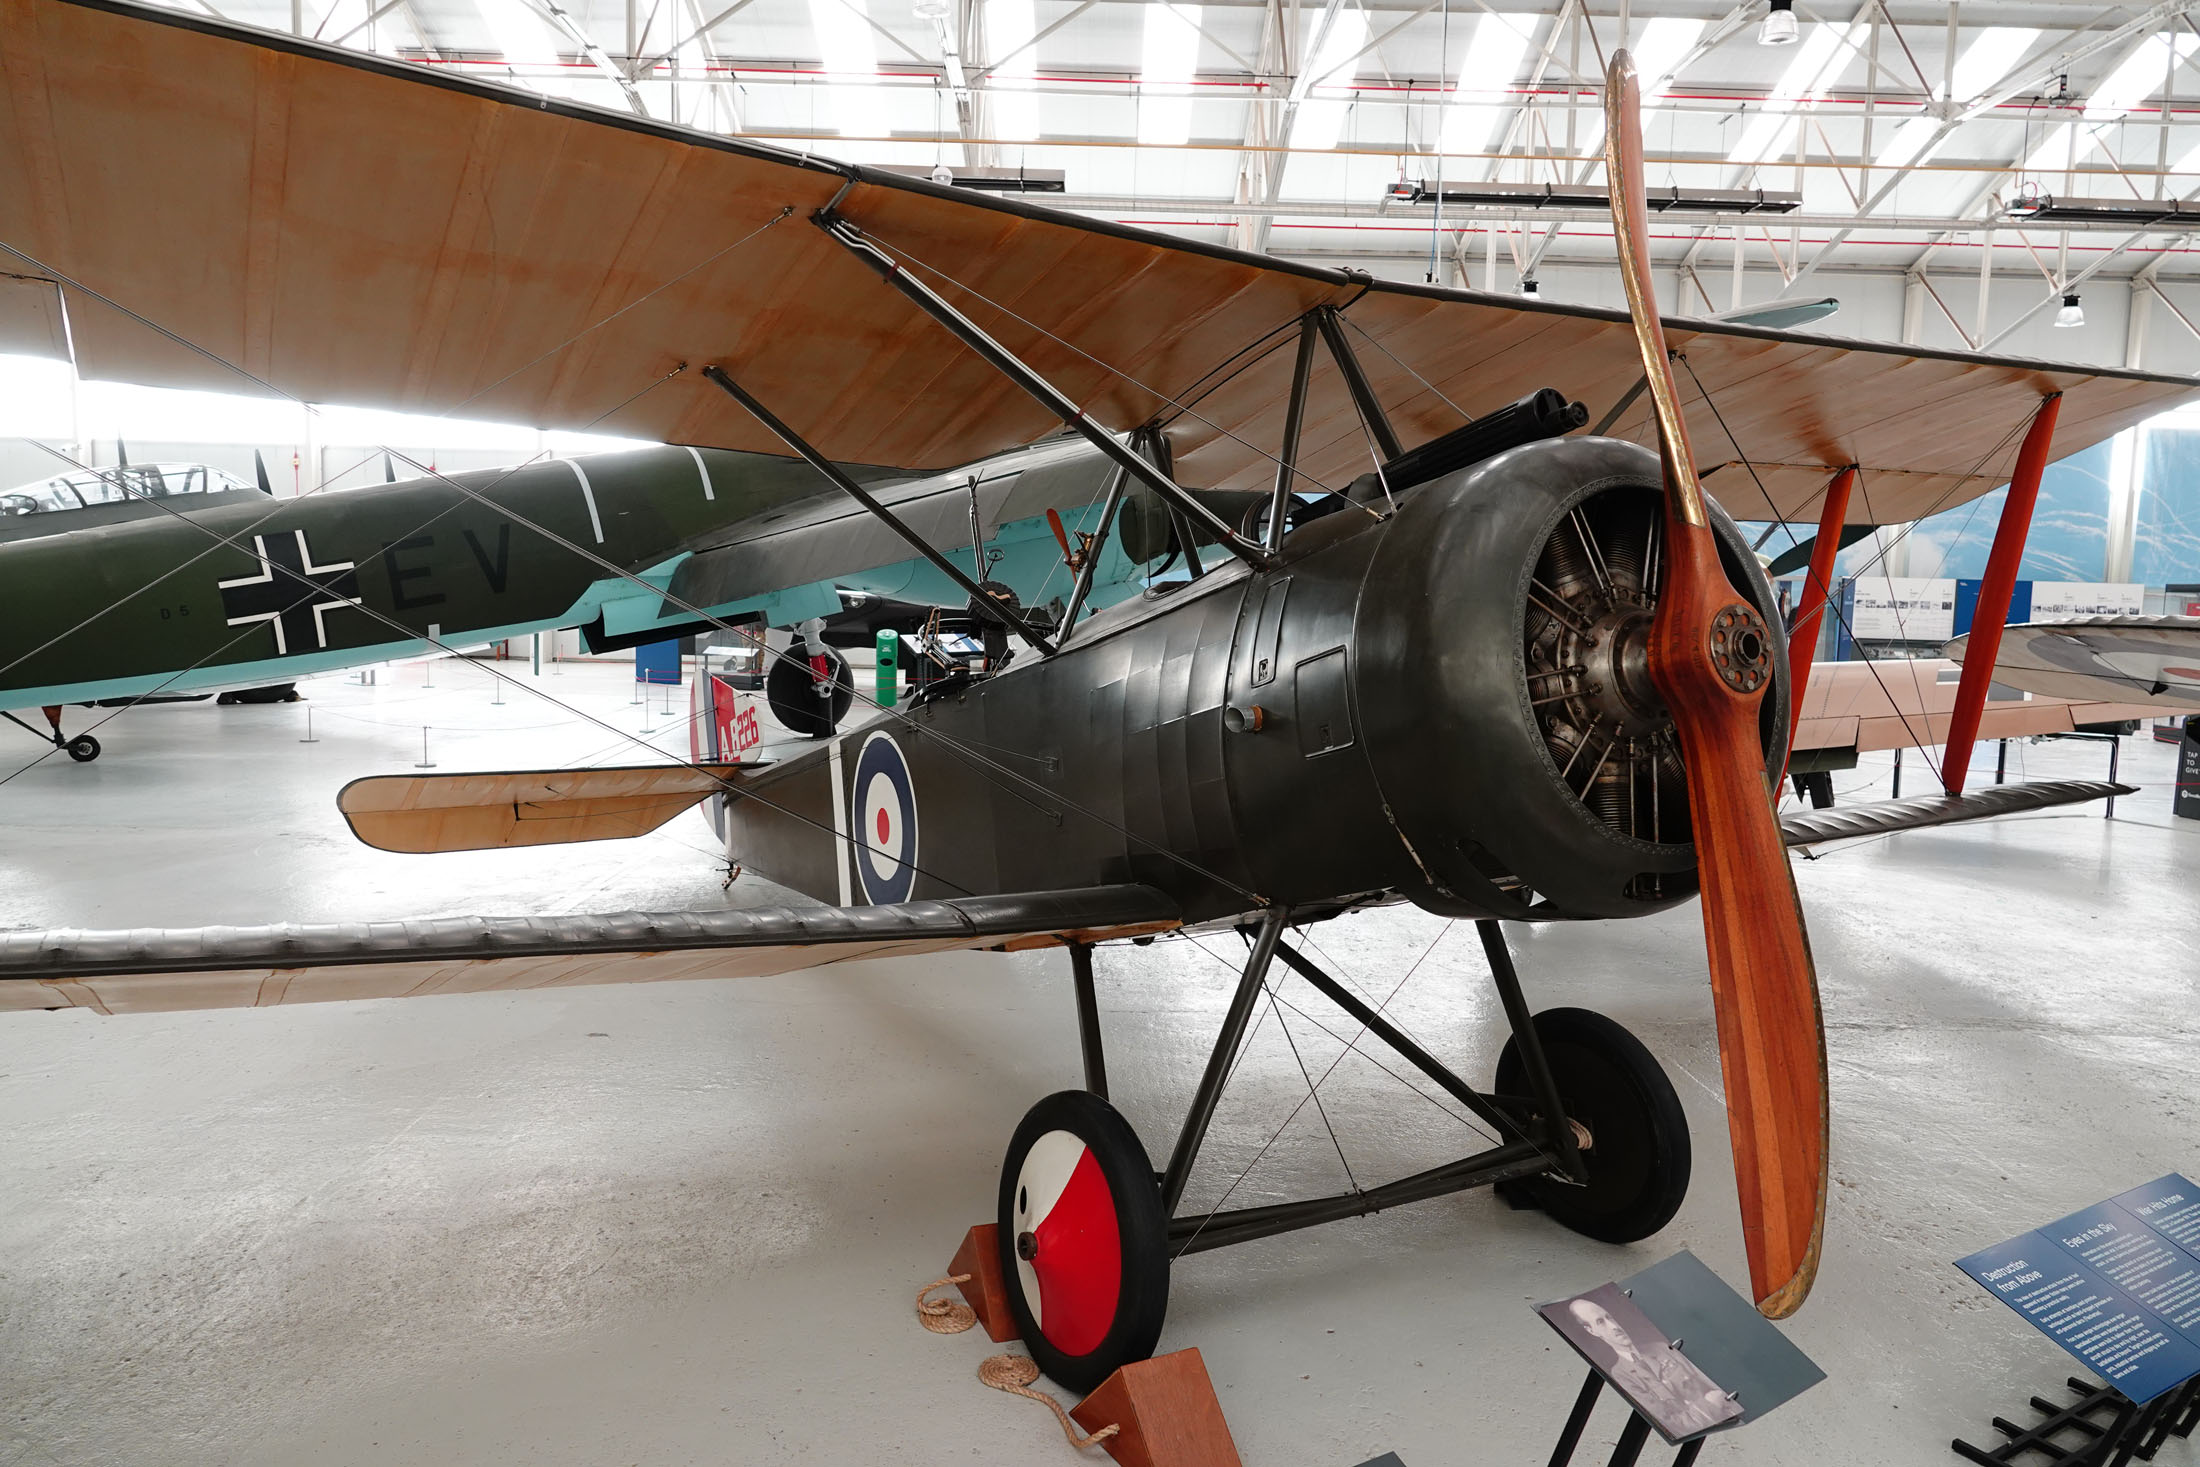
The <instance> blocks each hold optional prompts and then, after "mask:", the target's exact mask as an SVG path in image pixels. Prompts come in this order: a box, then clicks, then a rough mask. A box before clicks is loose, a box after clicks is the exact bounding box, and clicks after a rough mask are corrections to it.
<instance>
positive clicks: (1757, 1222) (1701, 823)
mask: <svg viewBox="0 0 2200 1467" xmlns="http://www.w3.org/2000/svg"><path fill="white" fill-rule="evenodd" d="M1639 108H1640V87H1639V84H1638V82H1637V81H1636V77H1635V65H1634V61H1633V59H1632V58H1630V57H1629V56H1628V54H1627V53H1626V52H1625V51H1618V52H1615V53H1614V54H1613V56H1612V64H1611V71H1610V73H1609V74H1608V76H1607V77H1606V82H1605V97H1604V116H1605V140H1604V156H1605V166H1606V170H1607V173H1608V175H1609V184H1610V188H1611V195H1612V224H1613V234H1614V236H1615V237H1616V240H1617V243H1618V246H1619V259H1620V270H1621V275H1622V277H1623V279H1624V280H1625V283H1626V286H1627V306H1628V311H1629V313H1630V314H1631V315H1632V316H1633V317H1634V325H1635V343H1636V345H1637V346H1638V347H1639V348H1640V349H1641V351H1642V365H1643V372H1644V374H1645V375H1646V377H1647V378H1648V380H1649V384H1650V393H1651V398H1652V401H1653V402H1654V404H1655V406H1656V410H1657V419H1658V443H1659V448H1660V452H1661V454H1662V456H1663V458H1664V461H1665V529H1666V539H1667V549H1666V552H1665V557H1664V559H1665V569H1664V578H1663V585H1662V586H1661V587H1660V590H1659V597H1658V609H1657V616H1656V620H1655V621H1654V622H1653V623H1652V625H1651V629H1650V677H1651V680H1652V681H1653V682H1654V683H1655V684H1656V685H1657V688H1658V691H1659V693H1660V694H1662V695H1663V697H1664V698H1665V702H1666V706H1667V707H1668V709H1670V710H1671V712H1672V715H1673V722H1674V725H1675V727H1676V730H1677V731H1678V733H1679V735H1680V741H1681V752H1682V754H1683V755H1684V756H1685V758H1686V761H1687V765H1688V807H1689V817H1690V821H1691V823H1692V825H1693V827H1694V831H1695V841H1696V866H1697V874H1698V877H1699V879H1700V880H1701V882H1702V887H1703V925H1704V945H1705V948H1706V949H1707V956H1708V958H1709V961H1710V968H1711V994H1712V1002H1713V1007H1714V1008H1715V1010H1716V1012H1717V1014H1718V1023H1719V1063H1720V1068H1721V1070H1722V1071H1723V1073H1724V1074H1725V1077H1726V1109H1727V1124H1728V1126H1729V1128H1730V1130H1731V1131H1732V1134H1733V1139H1734V1176H1735V1181H1736V1182H1737V1184H1738V1185H1739V1188H1740V1192H1741V1203H1742V1238H1743V1242H1744V1243H1745V1244H1746V1245H1747V1247H1748V1250H1749V1277H1750V1284H1751V1288H1752V1291H1753V1292H1754V1294H1755V1295H1756V1298H1757V1308H1758V1310H1759V1311H1760V1312H1761V1313H1763V1314H1764V1315H1766V1316H1767V1317H1768V1318H1771V1319H1784V1318H1786V1317H1787V1316H1788V1315H1790V1314H1793V1313H1794V1312H1795V1311H1796V1309H1797V1308H1798V1307H1800V1306H1801V1304H1802V1302H1803V1300H1804V1298H1805V1297H1806V1296H1807V1295H1808V1294H1809V1293H1810V1286H1811V1281H1812V1280H1813V1279H1814V1278H1815V1277H1816V1276H1817V1273H1818V1250H1819V1244H1820V1241H1821V1238H1822V1236H1823V1234H1824V1230H1825V1220H1826V1134H1827V1106H1826V1034H1825V1025H1824V1022H1823V1020H1822V1019H1821V1017H1820V1014H1819V1009H1818V975H1817V973H1816V971H1815V970H1814V969H1813V968H1812V966H1811V957H1810V937H1809V934H1808V933H1806V932H1805V931H1804V929H1803V911H1802V905H1801V903H1800V902H1799V901H1798V900H1797V897H1796V894H1795V877H1794V873H1793V872H1791V871H1790V870H1789V869H1788V859H1787V849H1786V847H1785V846H1784V845H1783V844H1782V842H1781V839H1780V827H1779V825H1778V823H1777V822H1776V821H1775V820H1774V818H1773V808H1772V789H1771V786H1770V784H1769V783H1768V781H1767V778H1766V769H1765V754H1764V744H1763V741H1762V736H1761V734H1760V732H1759V724H1758V713H1759V705H1760V704H1761V703H1762V702H1763V701H1764V696H1765V692H1766V690H1767V689H1768V688H1769V687H1770V686H1771V683H1772V673H1773V667H1774V652H1773V640H1772V638H1773V634H1772V631H1771V629H1770V628H1769V627H1767V626H1766V625H1765V622H1764V619H1763V617H1761V616H1760V615H1759V614H1758V612H1757V610H1756V608H1755V607H1754V606H1752V605H1751V604H1750V603H1749V602H1748V601H1747V600H1746V599H1745V598H1743V597H1742V596H1740V595H1739V594H1737V593H1736V591H1735V589H1734V587H1733V585H1732V583H1731V582H1729V581H1728V579H1727V575H1726V571H1725V568H1724V567H1723V566H1722V565H1721V564H1720V561H1719V547H1718V542H1717V540H1716V539H1715V538H1714V537H1713V534H1712V529H1711V516H1710V514H1709V512H1708V510H1707V509H1706V507H1705V504H1704V495H1703V487H1702V485H1701V484H1699V483H1698V482H1697V480H1696V460H1695V454H1694V452H1693V451H1692V450H1691V448H1690V446H1689V442H1688V423H1687V420H1686V418H1685V417H1683V415H1682V413H1681V403H1680V393H1679V392H1678V390H1677V389H1676V387H1675V385H1674V381H1673V369H1672V365H1671V363H1670V361H1669V359H1668V357H1667V354H1666V348H1665V331H1664V328H1663V326H1662V325H1661V324H1660V322H1659V320H1658V304H1657V293H1656V290H1655V288H1654V286H1653V283H1652V281H1651V277H1650V239H1649V234H1650V231H1649V208H1648V205H1647V203H1646V201H1645V199H1644V194H1643V167H1642V124H1641V118H1640V110H1639Z"/></svg>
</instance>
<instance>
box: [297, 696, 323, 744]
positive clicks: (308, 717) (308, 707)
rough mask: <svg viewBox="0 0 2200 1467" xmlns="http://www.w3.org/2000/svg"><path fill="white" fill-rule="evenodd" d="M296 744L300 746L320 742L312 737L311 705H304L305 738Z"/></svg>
mask: <svg viewBox="0 0 2200 1467" xmlns="http://www.w3.org/2000/svg"><path fill="white" fill-rule="evenodd" d="M298 742H299V743H301V744H318V743H319V742H321V741H320V740H319V739H317V738H315V737H314V736H313V705H312V704H311V703H308V704H306V736H305V737H304V738H302V739H300V740H298Z"/></svg>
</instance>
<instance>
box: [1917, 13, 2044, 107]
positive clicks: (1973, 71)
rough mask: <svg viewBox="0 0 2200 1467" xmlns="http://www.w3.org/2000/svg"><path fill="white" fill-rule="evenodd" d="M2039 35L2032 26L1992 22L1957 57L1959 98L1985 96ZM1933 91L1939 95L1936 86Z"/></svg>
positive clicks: (1961, 100) (1967, 99)
mask: <svg viewBox="0 0 2200 1467" xmlns="http://www.w3.org/2000/svg"><path fill="white" fill-rule="evenodd" d="M2039 38H2040V33H2039V32H2038V31H2037V30H2034V29H2033V28H2032V27H2030V26H2021V25H1990V26H1988V27H1987V28H1986V29H1985V30H1983V31H1980V32H1979V33H1978V36H1977V38H1976V39H1974V40H1973V41H1972V42H1971V44H1970V45H1968V46H1966V47H1964V48H1963V54H1962V55H1960V56H1958V57H1956V91H1955V98H1956V100H1957V101H1958V102H1969V101H1972V100H1974V99H1976V98H1978V97H1981V96H1984V95H1985V93H1986V91H1987V89H1988V88H1990V87H1992V86H1993V84H1994V83H1995V82H1998V81H2000V80H2001V79H2002V78H2003V77H2005V76H2007V75H2008V74H2009V68H2010V67H2012V66H2015V65H2016V64H2017V63H2018V62H2019V61H2022V60H2023V59H2024V54H2025V52H2027V51H2029V50H2031V49H2032V43H2033V42H2034V41H2036V40H2038V39H2039ZM1934 95H1936V96H1937V95H1939V93H1938V92H1937V90H1936V92H1935V93H1934Z"/></svg>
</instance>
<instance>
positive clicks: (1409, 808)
mask: <svg viewBox="0 0 2200 1467" xmlns="http://www.w3.org/2000/svg"><path fill="white" fill-rule="evenodd" d="M1659 475H1660V469H1659V464H1658V459H1657V455H1656V454H1654V453H1652V452H1650V451H1649V450H1647V449H1645V448H1642V447H1639V446H1637V445H1635V444H1631V443H1625V442H1621V441H1619V440H1616V439H1608V438H1570V439H1561V440H1556V441H1551V442H1544V443H1535V444H1529V445H1526V446H1524V447H1521V448H1517V449H1514V450H1511V451H1510V452H1507V453H1504V454H1500V455H1499V456H1497V457H1496V458H1493V459H1490V460H1488V461H1486V462H1484V463H1481V464H1478V465H1476V466H1474V467H1473V468H1470V469H1467V470H1464V471H1462V472H1460V473H1458V474H1455V475H1452V476H1450V477H1447V478H1445V479H1442V480H1439V481H1437V482H1435V483H1432V484H1429V485H1427V486H1425V487H1424V488H1422V489H1420V490H1418V491H1416V492H1415V493H1414V494H1413V495H1412V496H1411V497H1410V498H1409V499H1408V500H1407V501H1406V502H1405V503H1404V504H1402V505H1401V506H1400V509H1399V513H1398V517H1397V520H1396V522H1395V523H1394V524H1393V525H1391V526H1389V527H1388V532H1387V533H1386V534H1384V535H1383V537H1382V543H1381V545H1380V547H1379V548H1378V549H1377V550H1376V551H1375V554H1374V556H1373V559H1372V561H1371V563H1370V565H1369V569H1368V574H1367V578H1366V581H1365V583H1364V589H1363V594H1362V599H1361V604H1360V608H1359V612H1360V615H1359V633H1360V638H1359V641H1360V657H1359V659H1358V665H1357V667H1356V669H1355V677H1354V684H1355V694H1356V699H1357V704H1358V707H1359V708H1360V710H1361V712H1362V717H1363V721H1364V723H1365V725H1366V729H1367V735H1368V755H1369V759H1370V761H1371V763H1372V764H1373V766H1374V771H1375V777H1376V780H1377V782H1378V784H1379V785H1380V786H1381V788H1382V790H1383V794H1384V800H1385V803H1386V804H1387V806H1388V807H1389V810H1390V812H1391V818H1392V820H1393V821H1394V823H1395V824H1396V826H1397V830H1398V834H1399V835H1400V836H1401V837H1402V838H1403V839H1404V841H1405V842H1406V843H1407V845H1408V846H1409V847H1410V849H1411V851H1412V854H1413V857H1414V860H1415V862H1416V864H1417V866H1418V867H1419V869H1420V871H1421V872H1422V873H1423V874H1424V875H1425V877H1426V878H1427V887H1426V889H1425V890H1423V891H1416V892H1415V893H1414V896H1415V899H1416V900H1418V901H1420V902H1421V903H1422V904H1423V905H1425V906H1428V907H1430V908H1432V909H1434V910H1438V911H1453V912H1457V913H1459V914H1461V915H1504V916H1527V917H1545V918H1565V917H1616V916H1630V915H1639V914H1641V913H1643V912H1645V911H1646V910H1651V909H1655V908H1657V907H1660V906H1667V905H1671V904H1672V903H1674V902H1678V901H1681V900H1684V899H1686V898H1687V897H1689V896H1692V895H1693V894H1694V893H1695V890H1696V878H1695V850H1694V847H1693V846H1692V845H1691V844H1690V843H1689V828H1688V805H1687V787H1686V775H1685V769H1684V765H1683V761H1682V755H1681V750H1680V747H1679V744H1678V741H1677V740H1676V739H1675V737H1674V735H1673V731H1672V725H1671V721H1670V719H1669V717H1668V716H1667V714H1666V712H1665V709H1664V706H1663V703H1662V701H1661V700H1660V699H1659V697H1658V694H1657V690H1656V688H1655V686H1653V685H1652V683H1651V681H1650V677H1649V669H1648V663H1647V657H1646V652H1647V633H1648V629H1649V626H1650V621H1651V617H1652V616H1653V615H1654V613H1655V609H1656V602H1657V597H1656V593H1655V590H1654V587H1655V586H1656V585H1657V583H1658V581H1657V574H1658V566H1657V560H1656V557H1657V547H1658V543H1659V541H1661V540H1662V538H1663V524H1662V513H1663V511H1662V506H1661V500H1660V495H1659ZM1713 518H1714V523H1715V528H1716V531H1717V534H1718V537H1719V543H1720V548H1721V551H1722V557H1723V559H1724V560H1725V562H1726V569H1727V575H1728V577H1729V578H1730V579H1731V580H1732V581H1733V582H1734V583H1735V585H1736V586H1738V587H1740V588H1741V589H1742V590H1743V592H1744V594H1745V595H1746V596H1747V597H1748V599H1749V600H1750V601H1752V602H1753V603H1754V604H1755V605H1756V606H1757V608H1758V610H1759V612H1760V614H1761V615H1762V616H1763V617H1764V618H1765V621H1766V624H1767V625H1768V626H1772V627H1777V626H1779V625H1780V624H1781V623H1780V618H1779V613H1778V608H1777V604H1776V602H1775V601H1774V598H1773V594H1772V588H1771V586H1770V585H1769V583H1768V582H1767V581H1766V580H1765V577H1764V575H1763V573H1762V572H1761V571H1760V570H1759V569H1758V566H1757V562H1756V558H1755V556H1753V555H1752V554H1751V553H1750V551H1749V548H1748V546H1747V545H1746V544H1745V543H1744V542H1743V540H1742V538H1741V536H1740V534H1739V533H1738V532H1737V531H1736V530H1735V528H1734V525H1733V522H1732V521H1731V520H1730V519H1728V517H1727V516H1726V515H1725V513H1724V512H1723V511H1720V510H1719V509H1718V508H1717V506H1715V505H1714V506H1713ZM1748 650H1749V652H1750V654H1751V656H1752V658H1753V659H1754V663H1755V665H1756V666H1758V667H1759V668H1760V669H1761V673H1760V675H1764V676H1769V677H1770V678H1771V680H1772V687H1771V690H1770V692H1769V693H1768V694H1767V696H1766V698H1765V701H1764V712H1763V719H1762V722H1763V728H1764V737H1765V747H1766V750H1767V754H1768V757H1769V756H1770V755H1771V754H1772V753H1773V751H1775V750H1776V749H1778V748H1779V747H1780V746H1781V741H1782V740H1784V738H1785V736H1786V729H1787V708H1788V686H1789V684H1788V671H1787V662H1786V656H1785V649H1784V647H1782V646H1781V645H1779V643H1778V639H1777V638H1766V639H1762V641H1761V642H1760V643H1758V644H1756V645H1752V646H1751V647H1750V648H1749V649H1748Z"/></svg>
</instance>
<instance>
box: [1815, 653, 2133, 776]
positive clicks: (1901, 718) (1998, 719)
mask: <svg viewBox="0 0 2200 1467" xmlns="http://www.w3.org/2000/svg"><path fill="white" fill-rule="evenodd" d="M2011 631H2012V632H2014V631H2015V628H2011ZM1960 674H1961V669H1960V668H1958V667H1957V665H1956V664H1955V663H1953V662H1950V661H1948V660H1946V659H1945V658H1938V657H1919V658H1911V659H1903V658H1894V659H1889V660H1887V661H1884V662H1832V663H1820V664H1819V665H1818V666H1817V667H1816V668H1814V669H1812V671H1811V675H1810V686H1809V688H1808V689H1807V690H1806V691H1805V693H1804V695H1803V716H1802V718H1801V719H1800V720H1798V722H1797V723H1796V726H1795V748H1796V749H1797V750H1804V749H1854V750H1856V751H1857V752H1858V753H1869V752H1871V751H1873V750H1877V749H1915V748H1924V747H1929V746H1931V745H1936V744H1941V743H1944V742H1946V740H1947V737H1948V726H1949V724H1950V723H1951V722H1952V721H1953V719H1954V717H1955V705H1956V688H1957V686H1958V684H1957V678H1958V677H1959V676H1960ZM1994 678H1995V682H1996V684H1997V685H2001V684H2004V683H2005V682H2008V681H2014V680H2013V679H2012V680H2005V679H2004V678H2003V677H2002V674H2001V670H2000V668H1999V667H1997V668H1996V670H1995V673H1994ZM2020 687H2021V685H2020ZM2105 692H2106V690H2104V689H2098V688H2096V689H2095V690H2093V692H2091V693H2090V694H2089V695H2088V696H2086V697H2083V698H2066V697H2058V696H2056V695H2054V694H2052V693H2045V692H2025V691H2020V690H2019V688H2017V687H2006V686H1997V688H1996V689H1995V691H1994V692H1993V693H1991V694H1990V695H1989V697H1988V699H1987V703H1986V707H1985V709H1984V710H1983V711H1982V712H1981V713H1980V715H1979V730H1978V736H1979V737H1980V738H1982V739H2021V738H2032V737H2036V736H2038V735H2040V734H2057V733H2069V732H2071V731H2073V730H2075V729H2079V728H2084V727H2089V726H2091V725H2093V724H2100V723H2123V722H2127V721H2129V720H2131V719H2135V718H2145V717H2147V716H2148V715H2149V714H2150V713H2153V712H2156V711H2159V710H2158V709H2157V708H2155V707H2153V706H2150V701H2149V700H2148V699H2146V698H2143V697H2138V696H2135V694H2136V693H2137V692H2138V690H2137V689H2134V688H2132V687H2130V686H2128V685H2126V686H2125V687H2123V688H2121V689H2119V690H2117V693H2116V696H2115V698H2114V699H2113V700H2111V701H2102V699H2103V697H2104V695H2105Z"/></svg>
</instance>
